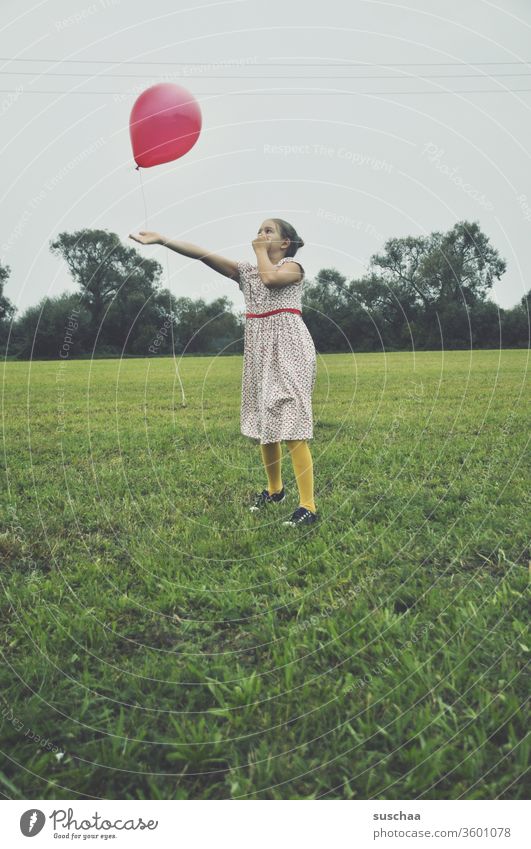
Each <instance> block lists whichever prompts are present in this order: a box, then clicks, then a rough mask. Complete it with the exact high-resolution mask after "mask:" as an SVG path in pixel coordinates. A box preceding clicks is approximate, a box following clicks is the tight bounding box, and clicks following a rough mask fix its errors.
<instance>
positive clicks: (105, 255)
mask: <svg viewBox="0 0 531 849" xmlns="http://www.w3.org/2000/svg"><path fill="white" fill-rule="evenodd" d="M50 250H51V252H52V253H54V254H57V255H59V256H62V257H63V259H64V260H65V262H66V264H67V265H68V268H69V271H70V273H71V275H72V277H73V278H74V280H75V281H76V283H78V284H79V285H80V286H81V290H82V291H81V302H82V303H84V304H86V306H87V307H88V309H89V310H90V313H91V316H92V330H93V332H95V333H97V332H98V331H99V328H100V325H101V322H102V319H103V316H104V313H105V310H106V308H107V307H108V305H109V304H110V303H111V302H112V301H113V299H115V298H116V299H117V300H118V301H119V302H120V303H121V304H122V305H123V303H125V301H126V300H127V299H128V298H129V297H130V296H131V295H132V294H133V293H135V294H136V295H138V296H140V297H144V298H149V297H150V296H151V295H152V293H153V291H154V289H155V287H156V286H157V284H158V281H159V278H160V275H161V273H162V267H161V265H160V264H159V263H158V262H156V261H155V260H152V259H146V258H144V257H142V256H141V255H140V254H139V253H138V251H137V250H135V248H129V247H125V246H124V245H122V243H121V242H120V239H119V237H118V236H117V235H116V233H109V232H108V231H107V230H79V231H77V232H75V233H60V234H59V236H58V237H57V239H55V240H54V241H52V242H51V243H50Z"/></svg>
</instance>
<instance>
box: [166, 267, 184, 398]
mask: <svg viewBox="0 0 531 849" xmlns="http://www.w3.org/2000/svg"><path fill="white" fill-rule="evenodd" d="M166 286H167V289H168V297H169V299H170V319H171V321H170V327H171V349H172V353H173V363H174V366H175V374H176V375H177V377H178V379H179V385H180V387H181V397H182V406H183V407H186V399H185V397H184V387H183V382H182V380H181V375H180V374H179V369H178V367H177V359H176V357H175V338H174V335H173V315H172V302H171V292H170V261H169V259H168V252H167V251H166Z"/></svg>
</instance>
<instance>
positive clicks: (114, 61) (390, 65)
mask: <svg viewBox="0 0 531 849" xmlns="http://www.w3.org/2000/svg"><path fill="white" fill-rule="evenodd" d="M0 62H51V63H57V64H59V63H61V62H73V63H79V64H83V65H87V64H97V65H102V64H103V65H179V66H185V67H191V66H193V65H197V66H200V67H205V66H209V65H210V66H212V65H226V66H229V67H230V66H231V65H237V66H238V67H242V66H248V65H252V66H253V67H263V68H271V67H278V68H281V67H288V68H327V67H331V68H342V67H344V68H352V67H356V66H357V65H361V66H363V67H373V68H406V67H426V66H434V67H435V66H439V67H440V66H448V65H452V66H455V65H458V66H461V65H465V66H467V67H469V66H472V65H531V60H530V59H518V60H516V61H512V62H501V61H496V62H465V61H464V60H461V61H457V62H387V63H383V62H337V63H336V62H297V63H295V62H251V61H249V62H234V61H224V60H223V59H220V60H218V61H217V62H216V61H209V62H171V61H168V62H160V61H150V60H144V59H132V60H130V59H63V58H62V57H59V58H58V59H22V58H16V57H10V56H0Z"/></svg>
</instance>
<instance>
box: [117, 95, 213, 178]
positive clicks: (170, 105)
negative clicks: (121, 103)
mask: <svg viewBox="0 0 531 849" xmlns="http://www.w3.org/2000/svg"><path fill="white" fill-rule="evenodd" d="M129 132H130V135H131V144H132V146H133V154H134V157H135V162H136V164H137V165H138V166H139V167H141V168H151V167H152V166H153V165H160V164H161V163H163V162H171V161H172V160H173V159H179V157H180V156H184V154H185V153H188V151H189V150H190V148H192V147H193V146H194V144H195V143H196V141H197V139H198V138H199V133H200V132H201V110H200V108H199V104H198V102H197V101H196V99H195V98H194V96H193V95H192V94H190V92H188V91H186V89H185V88H182V87H181V86H179V85H175V83H158V85H154V86H151V88H147V89H146V90H145V91H143V92H142V94H141V95H139V97H137V99H136V101H135V104H134V106H133V109H132V110H131V117H130V119H129Z"/></svg>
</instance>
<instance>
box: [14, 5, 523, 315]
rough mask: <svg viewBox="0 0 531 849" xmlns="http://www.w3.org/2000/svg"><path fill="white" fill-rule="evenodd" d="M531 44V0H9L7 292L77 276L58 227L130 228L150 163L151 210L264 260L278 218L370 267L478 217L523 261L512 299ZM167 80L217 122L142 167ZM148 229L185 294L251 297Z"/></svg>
mask: <svg viewBox="0 0 531 849" xmlns="http://www.w3.org/2000/svg"><path fill="white" fill-rule="evenodd" d="M39 59H40V60H45V61H36V60H39ZM80 60H83V61H80ZM530 61H531V2H529V0H503V2H502V0H499V2H498V3H491V2H487V0H467V2H463V0H445V2H442V0H406V2H404V3H401V2H398V0H388V2H380V1H379V0H348V2H347V0H342V2H341V1H340V0H327V2H323V3H321V2H319V3H316V2H311V0H306V2H302V0H299V2H291V3H290V2H286V0H222V2H218V0H216V1H215V2H205V0H197V2H193V0H151V2H149V3H146V2H145V0H44V2H38V3H25V4H21V3H20V0H16V2H15V0H10V2H6V0H3V2H2V23H1V24H0V69H1V71H2V73H1V84H0V88H1V89H2V93H1V94H0V115H1V118H2V134H1V137H0V146H1V148H2V187H1V194H2V203H1V206H0V215H1V222H0V223H1V236H0V261H1V262H2V263H6V264H8V265H9V266H11V277H10V280H9V281H8V283H7V285H6V288H5V293H6V294H7V296H8V297H9V298H10V299H11V300H12V301H13V302H14V303H15V304H16V305H17V306H18V308H19V309H24V308H25V307H26V306H28V305H29V304H33V303H36V302H37V301H38V300H40V299H41V298H42V297H43V296H44V295H46V294H50V295H56V294H59V293H60V292H62V291H64V290H65V289H68V290H70V291H75V290H76V286H75V284H74V283H73V282H72V280H71V279H70V277H69V275H68V272H67V269H66V266H65V265H64V263H63V262H62V261H61V260H59V259H57V258H55V257H53V256H52V255H51V254H50V251H49V242H50V240H51V239H52V238H54V237H55V236H57V234H58V233H60V232H61V231H64V230H66V231H74V230H78V229H80V228H84V227H89V228H103V229H108V230H110V231H112V232H115V233H118V234H119V235H120V237H121V238H123V239H124V241H125V242H127V243H128V244H129V245H130V246H134V244H135V243H133V242H132V241H130V240H128V239H127V235H128V233H129V232H131V231H132V230H138V229H143V228H144V224H145V223H146V222H145V220H144V205H143V201H142V192H141V185H140V179H142V180H143V185H144V191H145V197H146V203H147V212H148V221H147V225H148V228H149V229H153V230H158V231H160V232H161V233H163V234H164V235H167V236H172V237H174V238H182V239H185V240H188V241H192V242H195V243H197V244H199V245H201V246H202V247H205V248H206V249H208V250H212V251H216V252H219V253H224V254H226V255H227V256H230V257H232V258H234V259H240V258H241V259H253V258H254V254H253V251H252V247H251V240H252V238H253V236H254V234H255V232H256V230H257V228H258V225H259V224H260V222H261V221H262V220H263V219H264V218H267V217H282V218H286V219H288V220H289V221H292V222H293V224H294V225H295V227H296V228H297V230H298V231H299V233H300V234H301V236H302V237H303V239H304V240H305V242H306V246H305V247H304V248H303V249H302V250H301V251H300V253H299V254H298V257H297V258H298V259H300V261H301V262H302V263H303V265H304V267H305V269H306V274H307V276H313V275H315V274H316V273H317V271H318V270H319V269H320V268H322V267H335V268H337V269H339V270H340V271H341V272H342V273H343V274H344V275H345V276H346V277H347V278H349V279H350V278H353V277H358V276H360V275H362V274H363V273H364V272H365V271H366V268H367V264H368V262H369V258H370V256H371V254H373V253H374V252H376V251H378V250H380V249H381V247H382V246H383V244H384V242H385V240H386V239H388V238H390V237H400V236H406V235H420V234H425V233H429V232H430V231H433V230H447V229H449V228H451V227H452V226H453V225H454V223H455V222H456V221H459V220H462V219H468V220H470V221H474V220H475V221H479V223H480V225H481V227H482V229H483V230H484V232H485V233H486V234H487V235H488V236H489V238H490V240H491V243H492V244H493V245H494V246H495V247H496V248H497V249H498V250H499V251H500V253H501V255H502V256H503V257H505V259H506V260H507V263H508V270H507V273H506V275H505V276H504V278H503V279H502V280H501V281H500V282H499V283H498V284H497V285H496V286H495V288H494V290H493V292H492V297H493V299H494V300H495V301H496V302H497V303H499V304H500V305H502V306H512V305H513V304H515V303H516V302H517V301H518V300H519V299H520V298H521V297H522V295H523V293H524V292H525V291H527V290H528V289H529V287H530V285H531V283H530V280H531V276H530V274H529V267H530V264H531V238H530V236H531V185H530V182H531V167H530V161H529V160H530V146H529V139H530V138H531V113H530V106H531V64H526V62H527V63H529V62H530ZM150 63H153V64H150ZM155 63H158V64H155ZM487 63H491V64H487ZM23 72H24V73H23ZM167 80H173V81H175V82H177V83H180V84H182V85H184V86H186V88H188V89H189V90H190V91H191V92H192V93H193V94H194V95H195V96H196V97H197V99H198V100H199V103H200V106H201V110H202V115H203V131H202V134H201V137H200V139H199V141H198V142H197V144H196V145H195V147H194V148H193V149H192V150H191V151H190V152H189V153H188V154H187V155H186V156H185V157H183V158H182V159H180V160H178V161H176V162H172V163H168V164H165V165H161V166H158V167H154V168H148V169H143V170H142V172H141V173H140V172H139V171H136V170H135V163H134V161H133V158H132V151H131V145H130V139H129V127H128V122H129V114H130V111H131V108H132V106H133V103H134V101H135V99H136V97H137V95H138V94H139V93H140V92H141V91H142V90H143V89H145V88H147V87H149V86H150V85H153V84H155V83H156V82H161V81H167ZM508 89H510V90H511V91H510V92H509V91H507V90H508ZM518 89H519V90H520V93H515V90H518ZM448 92H458V93H448ZM136 247H137V248H138V250H139V251H140V252H142V253H144V254H146V255H149V256H153V257H155V258H157V259H158V260H159V261H160V262H161V264H162V265H163V268H164V275H165V277H164V279H163V284H164V285H167V280H166V273H167V271H166V262H165V253H168V254H169V260H170V261H169V274H170V281H169V286H170V288H171V290H172V292H173V293H174V294H175V295H178V296H180V295H188V296H190V297H193V298H194V297H204V298H205V299H206V300H208V301H209V300H212V299H213V298H215V297H219V296H221V295H227V296H228V297H230V299H231V301H232V302H233V303H234V305H235V306H236V307H237V308H239V309H243V297H242V295H241V293H240V292H239V290H238V289H237V287H236V286H235V284H234V283H232V282H231V281H229V280H226V279H225V278H222V277H220V276H219V275H216V274H215V272H213V271H211V270H209V269H208V268H207V267H205V266H203V265H202V264H201V263H198V262H193V261H190V260H186V259H185V258H182V257H179V256H177V255H176V254H174V253H170V252H167V251H165V249H164V248H162V247H158V246H155V247H147V248H146V247H141V246H138V245H137V246H136Z"/></svg>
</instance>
